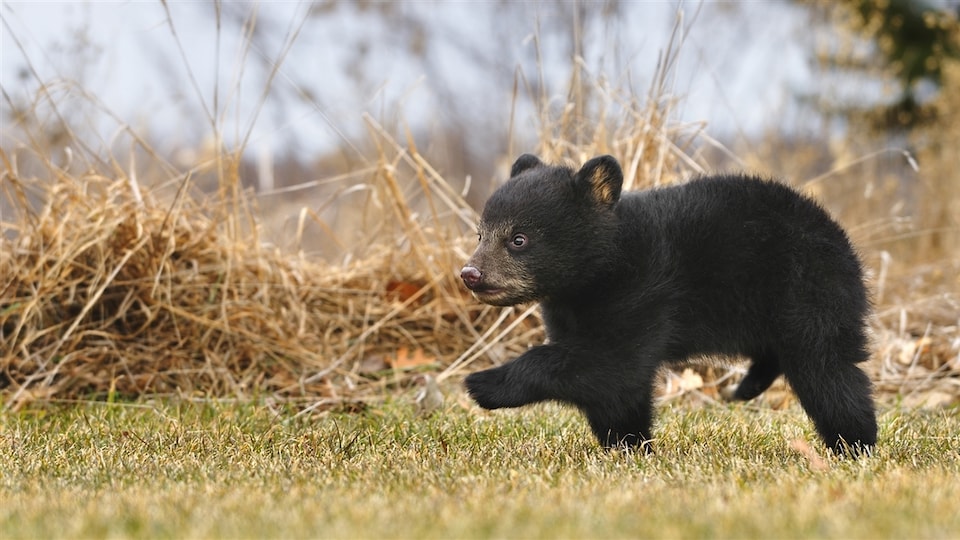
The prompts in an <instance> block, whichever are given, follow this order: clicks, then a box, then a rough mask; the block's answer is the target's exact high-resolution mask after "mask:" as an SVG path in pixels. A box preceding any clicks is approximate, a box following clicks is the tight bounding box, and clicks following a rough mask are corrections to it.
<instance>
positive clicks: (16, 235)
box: [0, 154, 539, 408]
mask: <svg viewBox="0 0 960 540" xmlns="http://www.w3.org/2000/svg"><path fill="white" fill-rule="evenodd" d="M403 157H406V158H408V159H410V157H411V156H410V155H409V154H406V155H404V156H403ZM414 157H416V156H414ZM7 164H8V167H7V169H6V171H4V176H3V187H4V196H5V197H6V198H7V199H8V201H9V202H11V203H13V204H12V205H11V206H16V207H17V208H18V210H17V211H16V219H15V220H12V221H10V222H4V223H3V234H2V239H0V241H2V252H3V254H4V256H3V258H2V260H0V275H2V276H3V278H2V282H0V392H2V394H3V395H4V398H5V401H6V404H7V406H8V407H14V408H16V407H22V406H24V405H26V404H29V403H31V402H35V401H38V400H41V401H42V400H51V399H77V398H99V399H104V398H106V399H114V398H116V397H134V396H139V395H143V394H178V395H188V396H189V395H200V396H233V397H249V396H251V395H264V394H266V395H273V396H277V397H280V398H287V399H290V398H298V397H304V398H309V399H311V400H314V401H316V400H320V402H322V403H343V402H345V401H352V400H363V399H365V398H367V397H370V396H371V395H377V394H380V393H382V390H383V389H384V388H385V387H387V386H396V385H403V384H406V383H408V382H409V379H410V374H411V373H412V370H415V369H416V368H418V367H422V366H423V365H434V366H438V367H439V366H449V365H451V364H453V363H454V361H455V359H456V358H457V356H458V355H460V354H461V353H463V352H464V351H466V350H468V349H470V348H471V346H472V345H474V343H475V342H477V341H478V340H479V338H480V333H479V332H480V330H478V329H488V328H492V327H493V328H495V327H496V326H497V324H510V323H514V326H519V327H520V328H521V329H522V330H524V331H526V332H527V333H528V336H527V337H528V338H529V332H530V331H531V328H533V330H532V331H533V332H535V333H536V332H539V330H537V329H536V328H535V327H534V326H533V324H532V322H524V321H523V320H522V319H523V318H525V317H526V316H528V315H529V314H530V312H526V313H518V312H516V311H515V310H512V309H510V310H504V311H503V312H502V313H501V311H500V310H495V309H492V308H488V307H481V306H478V305H476V304H475V303H474V302H472V301H468V300H466V299H465V295H466V293H465V292H464V291H462V290H461V288H460V287H459V286H458V283H457V280H456V273H455V272H454V271H453V270H454V268H453V267H452V266H451V265H450V264H449V261H450V259H451V257H458V255H456V254H455V252H454V251H453V250H451V247H450V246H451V244H447V243H444V242H441V241H439V240H438V239H437V238H436V235H438V234H439V233H438V232H437V230H436V229H431V228H429V227H425V226H421V225H420V224H419V222H418V221H416V220H414V219H413V217H412V216H411V215H410V209H409V207H406V206H404V203H403V198H402V197H401V196H400V194H401V191H400V189H399V187H398V186H397V185H396V178H395V173H396V170H397V168H398V163H386V162H382V163H381V164H380V166H379V167H378V168H377V171H376V173H375V174H374V178H373V180H372V182H373V183H375V184H376V185H377V186H378V188H379V189H382V190H385V191H386V192H393V196H392V197H391V198H390V199H389V200H390V201H393V202H394V206H395V208H394V210H395V214H396V218H395V219H391V218H390V216H389V215H388V216H385V217H384V221H394V222H396V223H399V225H398V226H397V227H398V228H400V229H403V231H404V234H405V235H406V238H405V240H404V239H403V238H400V239H399V240H398V239H397V238H396V237H393V238H390V241H389V242H384V243H383V245H382V246H381V247H379V248H371V249H369V250H368V253H367V255H366V256H365V257H364V258H362V259H358V260H354V261H353V262H350V263H346V264H343V265H335V266H334V265H326V264H321V263H316V262H311V261H309V260H306V259H304V258H301V257H296V256H290V255H288V254H284V253H281V252H279V251H278V250H275V249H270V248H266V247H264V246H262V245H261V244H260V243H259V242H256V241H251V238H255V235H252V234H250V233H249V232H247V233H242V232H238V231H240V230H241V229H242V227H240V226H239V225H238V223H239V222H240V221H241V220H240V219H239V218H240V217H242V216H241V215H240V211H239V210H237V209H238V208H241V207H242V206H243V205H237V204H234V203H235V202H236V201H233V202H231V201H230V197H229V194H228V193H227V194H225V193H224V192H221V197H220V198H218V199H217V201H218V202H216V203H213V202H209V201H208V202H203V201H201V200H199V199H198V198H196V197H193V196H191V195H189V192H190V190H189V189H187V186H188V184H189V182H190V179H189V178H185V179H182V180H181V182H182V185H181V189H180V190H179V192H178V194H177V196H176V197H175V198H174V199H173V200H169V201H161V200H159V198H158V197H155V196H154V195H153V194H152V193H151V192H150V191H143V190H141V189H140V188H139V187H137V186H134V185H133V184H132V183H131V181H130V180H129V179H125V178H121V179H114V178H108V177H106V176H102V175H97V174H87V175H82V176H72V175H69V174H65V173H64V174H59V175H57V176H56V177H55V178H51V179H47V180H40V179H23V178H20V177H19V176H18V175H17V173H16V170H15V168H14V167H12V166H9V164H10V161H7ZM425 181H427V180H426V179H425ZM134 188H136V189H134ZM227 191H228V190H227ZM241 197H243V195H242V194H241ZM29 200H41V201H43V203H42V205H40V206H39V207H36V208H33V207H31V204H30V202H29ZM437 219H440V217H439V216H437ZM393 242H398V243H399V247H398V245H397V244H393ZM517 334H520V335H522V334H523V332H517ZM518 346H520V345H512V344H511V343H509V339H501V340H500V342H499V343H498V344H497V350H499V351H501V354H507V353H508V352H509V351H510V350H511V349H512V348H513V347H518ZM406 351H413V352H414V354H412V355H411V354H408V353H407V352H406ZM401 352H402V353H403V354H402V356H403V358H400V357H401V354H400V353H401ZM487 352H489V350H487ZM494 352H496V351H494ZM408 356H409V357H410V358H416V359H417V361H416V362H413V361H411V360H409V359H407V357H408ZM398 359H403V360H404V362H398ZM463 363H464V362H463V361H461V362H460V363H459V364H460V365H462V364H463Z"/></svg>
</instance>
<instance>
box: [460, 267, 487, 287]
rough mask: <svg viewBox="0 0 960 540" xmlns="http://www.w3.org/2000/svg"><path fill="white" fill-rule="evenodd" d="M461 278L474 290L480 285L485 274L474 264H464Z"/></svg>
mask: <svg viewBox="0 0 960 540" xmlns="http://www.w3.org/2000/svg"><path fill="white" fill-rule="evenodd" d="M460 279H462V280H463V284H464V285H466V286H467V288H468V289H470V290H471V291H472V290H475V289H477V288H478V287H480V283H481V282H482V281H483V274H482V273H480V270H478V269H477V268H476V267H474V266H464V267H463V269H462V270H460Z"/></svg>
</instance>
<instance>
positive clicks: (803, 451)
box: [790, 439, 830, 472]
mask: <svg viewBox="0 0 960 540" xmlns="http://www.w3.org/2000/svg"><path fill="white" fill-rule="evenodd" d="M790 448H792V449H794V450H796V451H797V452H798V453H799V454H800V455H801V456H803V457H805V458H807V463H808V464H809V465H810V470H812V471H814V472H823V471H826V470H827V469H829V468H830V465H829V464H828V463H827V462H826V461H825V460H824V459H823V458H822V457H820V456H819V455H818V454H817V452H816V450H814V449H813V447H811V446H810V443H808V442H807V441H804V440H803V439H794V440H792V441H790Z"/></svg>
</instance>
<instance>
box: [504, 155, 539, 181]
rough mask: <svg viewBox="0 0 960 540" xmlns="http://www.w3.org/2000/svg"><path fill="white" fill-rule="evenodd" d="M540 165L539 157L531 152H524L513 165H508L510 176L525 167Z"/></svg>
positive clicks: (525, 168) (520, 171) (518, 172)
mask: <svg viewBox="0 0 960 540" xmlns="http://www.w3.org/2000/svg"><path fill="white" fill-rule="evenodd" d="M541 165H543V162H542V161H540V158H538V157H537V156H535V155H533V154H524V155H522V156H520V157H518V158H517V160H516V161H514V162H513V167H510V178H513V177H514V176H517V175H518V174H520V173H522V172H523V171H525V170H527V169H532V168H534V167H540V166H541Z"/></svg>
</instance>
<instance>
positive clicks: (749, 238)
mask: <svg viewBox="0 0 960 540" xmlns="http://www.w3.org/2000/svg"><path fill="white" fill-rule="evenodd" d="M620 204H621V207H620V208H619V209H618V212H619V215H620V218H621V245H620V253H621V256H622V257H623V263H624V267H625V268H626V267H642V268H645V272H644V278H643V279H642V280H641V285H640V287H639V288H638V290H639V289H650V288H655V289H657V290H665V291H668V293H667V294H666V295H665V296H666V297H667V298H669V300H668V302H669V304H670V306H671V311H672V312H673V313H674V314H675V315H674V318H675V320H676V322H677V324H679V325H680V326H682V327H685V328H687V329H688V330H689V332H687V333H686V334H685V335H686V336H687V339H688V340H689V342H688V344H687V345H685V347H686V346H689V347H690V348H691V349H701V348H704V347H700V346H699V345H698V344H697V343H696V341H697V339H698V338H697V336H705V338H707V339H709V340H710V341H712V342H726V341H727V339H728V338H729V340H731V341H736V342H740V341H743V340H746V341H755V342H759V341H762V340H763V339H766V337H765V336H774V335H777V334H780V333H782V332H783V331H784V329H785V328H786V327H787V326H789V325H790V324H791V318H792V317H794V314H795V313H798V312H799V313H822V314H823V317H824V320H825V322H826V324H839V323H840V322H841V321H845V320H854V321H859V320H862V318H863V314H864V313H865V312H866V311H867V309H868V301H867V298H866V294H865V291H864V287H863V281H862V271H861V267H860V263H859V260H858V258H857V256H856V254H855V252H854V250H853V248H852V246H851V245H850V242H849V240H848V239H847V236H846V234H845V233H844V232H843V230H842V229H841V228H840V227H839V225H837V224H836V223H835V222H834V221H833V220H832V219H831V218H830V216H829V215H828V214H827V213H826V212H825V211H824V210H823V209H822V208H820V207H819V206H818V205H817V204H816V203H815V202H813V201H812V200H810V199H808V198H806V197H804V196H802V195H800V194H798V193H797V192H795V191H793V190H792V189H790V188H789V187H787V186H785V185H783V184H779V183H776V182H772V181H766V180H760V179H757V178H752V177H746V176H716V177H707V178H703V179H698V180H693V181H691V182H689V183H686V184H683V185H678V186H672V187H668V188H661V189H654V190H648V191H643V192H635V193H626V194H624V196H623V198H622V199H621V201H620ZM838 302H839V303H842V304H843V305H842V306H839V307H838ZM827 321H828V322H827ZM724 334H727V336H724ZM747 334H751V335H747ZM721 348H725V347H721ZM736 348H738V347H737V345H736V343H730V349H736ZM700 352H702V351H700ZM711 352H724V351H722V350H719V351H711Z"/></svg>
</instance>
